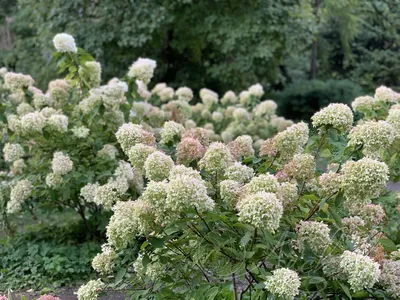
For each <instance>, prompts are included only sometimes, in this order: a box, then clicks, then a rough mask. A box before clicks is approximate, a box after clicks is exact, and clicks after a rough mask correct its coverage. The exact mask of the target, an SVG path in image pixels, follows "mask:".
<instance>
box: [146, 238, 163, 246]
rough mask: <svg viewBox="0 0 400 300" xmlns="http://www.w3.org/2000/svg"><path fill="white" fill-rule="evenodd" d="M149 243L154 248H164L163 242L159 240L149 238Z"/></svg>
mask: <svg viewBox="0 0 400 300" xmlns="http://www.w3.org/2000/svg"><path fill="white" fill-rule="evenodd" d="M149 243H150V244H151V245H152V246H153V247H154V248H162V247H163V246H164V240H163V239H160V238H154V237H150V238H149Z"/></svg>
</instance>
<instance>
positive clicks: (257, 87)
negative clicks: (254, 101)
mask: <svg viewBox="0 0 400 300" xmlns="http://www.w3.org/2000/svg"><path fill="white" fill-rule="evenodd" d="M248 91H249V93H250V95H252V96H255V97H258V98H260V97H262V95H264V88H263V86H262V85H261V84H259V83H257V84H254V85H252V86H251V87H249V90H248Z"/></svg>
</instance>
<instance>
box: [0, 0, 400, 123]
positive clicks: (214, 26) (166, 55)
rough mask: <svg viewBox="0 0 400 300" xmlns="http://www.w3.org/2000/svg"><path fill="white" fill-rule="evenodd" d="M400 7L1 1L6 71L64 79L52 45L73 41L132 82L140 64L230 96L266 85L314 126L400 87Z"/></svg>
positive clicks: (163, 76) (174, 0)
mask: <svg viewBox="0 0 400 300" xmlns="http://www.w3.org/2000/svg"><path fill="white" fill-rule="evenodd" d="M399 15H400V0H312V1H308V0H197V1H195V0H149V1H146V0H138V1H134V0H91V1H90V0H68V1H61V0H46V1H37V0H19V1H15V0H14V1H12V0H11V1H10V0H8V1H7V0H0V18H1V25H0V66H7V67H8V68H9V69H12V70H15V71H17V72H23V73H28V74H31V75H32V76H33V77H34V78H35V80H36V83H37V85H38V86H39V87H40V88H42V89H45V88H46V86H47V83H48V81H49V80H51V79H53V78H56V77H57V74H56V73H55V66H54V62H53V61H52V55H51V54H52V52H53V45H52V38H53V36H54V35H55V34H56V33H59V32H67V33H70V34H72V35H73V36H74V37H75V39H76V42H77V44H78V46H80V47H82V48H84V49H86V50H87V51H88V52H90V53H92V54H93V55H94V56H95V58H96V59H97V60H98V61H99V62H101V64H102V66H103V80H108V79H110V78H112V77H114V76H122V75H123V74H125V73H126V72H127V69H128V67H129V65H130V64H131V63H132V62H133V61H134V60H136V59H137V58H138V57H149V58H152V59H155V60H156V61H157V63H158V67H157V69H156V78H155V79H154V80H153V84H154V83H156V82H158V81H165V82H167V83H168V84H169V85H171V86H172V87H175V88H176V87H179V86H182V85H187V86H190V87H192V88H193V89H194V90H195V91H198V90H199V89H200V88H202V87H204V86H207V87H209V88H211V89H214V90H216V91H217V92H219V93H220V94H221V93H223V92H225V91H226V90H228V89H232V90H234V91H235V92H239V91H241V90H243V89H246V88H247V87H248V86H249V85H251V84H254V83H256V82H260V83H261V84H262V85H263V86H264V88H265V90H266V91H267V95H266V96H267V97H270V98H273V99H275V100H276V101H277V102H278V104H279V107H280V113H281V114H283V115H284V116H286V117H288V118H292V119H307V118H309V117H310V116H311V115H312V113H313V112H315V111H316V110H318V108H319V107H321V106H324V105H326V104H327V103H329V102H345V103H349V102H350V101H352V100H353V99H354V97H356V96H358V95H361V94H368V93H372V92H373V90H374V89H375V87H377V86H379V85H382V84H384V85H387V86H391V87H392V88H396V87H397V86H399V85H400V83H399V80H400V78H399V64H398V62H399V61H400V53H399V51H398V50H399V45H400V36H399V29H400V28H399V25H400V18H399Z"/></svg>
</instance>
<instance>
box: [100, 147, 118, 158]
mask: <svg viewBox="0 0 400 300" xmlns="http://www.w3.org/2000/svg"><path fill="white" fill-rule="evenodd" d="M117 155H118V149H117V148H116V147H115V146H114V145H111V144H105V145H104V146H103V148H101V150H100V151H99V152H97V156H99V157H107V158H108V159H115V158H116V157H117Z"/></svg>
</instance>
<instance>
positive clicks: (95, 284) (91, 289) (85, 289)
mask: <svg viewBox="0 0 400 300" xmlns="http://www.w3.org/2000/svg"><path fill="white" fill-rule="evenodd" d="M104 288H105V284H104V283H103V282H102V281H101V280H100V279H97V280H90V281H89V282H88V283H86V284H85V285H82V286H81V287H80V288H79V289H78V291H77V292H76V295H77V296H78V300H96V299H97V297H98V295H99V294H100V293H101V292H102V291H103V289H104Z"/></svg>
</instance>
